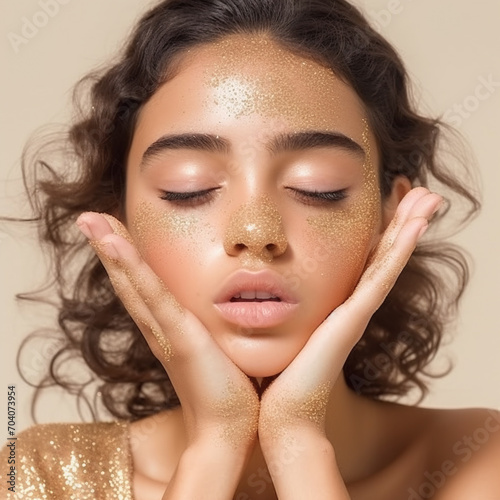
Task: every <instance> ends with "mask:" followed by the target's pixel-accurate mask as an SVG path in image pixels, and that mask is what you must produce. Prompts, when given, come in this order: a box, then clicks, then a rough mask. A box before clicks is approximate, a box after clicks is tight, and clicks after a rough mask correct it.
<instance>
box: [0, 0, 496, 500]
mask: <svg viewBox="0 0 500 500" xmlns="http://www.w3.org/2000/svg"><path fill="white" fill-rule="evenodd" d="M94 79H95V80H94V83H93V86H92V92H91V102H90V104H89V109H88V110H87V111H86V112H85V113H86V114H85V115H84V116H83V117H82V118H81V119H80V120H79V121H78V122H77V123H75V124H74V125H73V127H72V128H71V131H70V134H69V137H68V141H69V144H70V145H71V147H72V161H73V163H72V165H73V167H72V169H73V170H68V169H67V170H66V173H65V174H60V175H58V174H55V173H54V171H52V170H51V171H50V177H48V178H45V179H43V178H42V179H40V180H39V183H38V185H37V190H38V196H41V197H42V198H41V203H40V204H39V205H38V206H39V207H40V211H39V213H38V216H39V217H40V221H41V223H42V227H43V237H44V239H45V241H48V242H50V243H51V244H52V245H53V248H54V250H55V262H56V266H57V267H56V271H57V277H58V283H59V288H58V290H59V293H60V298H61V311H60V316H59V322H60V325H61V328H62V330H63V332H64V334H65V335H66V338H67V343H66V345H65V347H64V349H63V350H62V351H61V352H60V353H58V355H57V356H56V362H57V359H58V358H59V357H60V356H63V355H64V354H65V353H67V352H75V351H76V352H78V353H79V354H80V355H81V356H82V357H83V359H84V360H85V361H86V363H87V364H88V366H89V367H90V368H91V369H92V370H93V371H94V373H95V374H96V375H97V376H99V377H100V379H101V380H102V381H103V382H102V386H101V388H100V391H101V394H102V398H103V402H104V404H105V406H106V407H107V408H108V409H109V411H110V412H111V413H112V414H113V415H114V416H115V417H117V418H118V419H119V421H118V422H116V423H98V424H79V425H68V424H50V425H44V426H36V427H34V428H32V429H29V430H28V431H26V432H24V433H23V434H21V435H20V436H19V438H18V440H17V445H16V446H17V448H16V449H17V467H18V468H17V477H16V481H15V482H16V485H15V491H13V490H12V489H11V490H6V495H7V498H16V495H17V498H75V499H76V498H78V499H81V498H110V499H111V498H123V499H131V498H135V499H136V500H140V499H155V498H157V499H193V498H203V499H212V498H213V499H217V500H222V499H232V498H235V499H237V500H245V499H254V498H259V499H264V500H267V499H274V498H280V499H285V500H292V499H304V498H314V499H322V498H325V499H347V498H351V499H356V500H363V499H370V500H376V499H381V500H382V499H384V500H386V499H407V498H409V499H418V498H435V499H441V500H447V499H453V500H460V499H470V498H477V499H484V500H490V499H494V498H496V497H497V496H498V494H499V492H500V482H499V479H498V472H497V471H498V470H499V466H500V432H498V431H500V415H499V414H498V413H496V412H493V411H489V410H463V411H442V410H428V409H421V408H417V407H407V406H402V405H398V404H395V403H389V402H384V401H383V400H382V398H383V397H384V396H401V395H404V394H406V393H407V392H408V391H409V389H410V388H411V387H413V386H417V387H419V388H420V389H421V390H425V385H424V383H423V381H422V378H421V376H422V375H423V373H424V369H425V366H426V365H427V363H428V362H429V360H430V359H431V358H432V356H433V354H434V353H435V352H436V349H437V347H438V346H439V342H440V339H441V335H442V331H443V327H444V324H445V323H446V321H447V320H448V319H449V310H450V308H453V306H455V305H456V303H457V301H458V299H459V297H460V295H461V293H462V291H463V287H464V282H465V280H466V266H465V263H464V261H463V259H462V257H461V256H460V254H458V253H457V252H456V251H455V250H453V249H452V248H451V247H448V246H446V245H445V244H444V243H443V242H442V241H440V242H439V245H435V244H434V245H433V244H432V243H431V239H430V238H429V233H428V234H427V235H426V237H424V239H423V242H422V241H421V238H422V237H423V235H424V233H425V232H426V230H427V228H428V224H429V221H431V219H433V218H434V219H444V216H445V215H446V213H447V210H446V207H444V206H443V204H442V201H443V198H442V197H441V196H440V195H438V194H434V193H431V192H430V191H429V190H428V189H427V186H429V184H430V183H431V182H432V183H433V185H434V184H435V183H436V182H438V183H440V185H441V186H442V188H443V192H444V190H445V189H448V190H451V191H452V192H453V193H454V194H456V195H459V196H460V197H462V198H463V199H464V200H465V201H466V202H469V203H470V204H472V207H473V209H475V208H476V205H477V204H476V201H475V199H474V197H473V196H472V195H471V194H470V193H469V192H468V191H467V189H466V188H465V186H463V185H462V183H461V182H460V180H459V179H458V178H457V177H456V176H455V175H453V173H452V172H453V169H452V168H451V166H444V165H441V164H440V163H439V161H438V159H437V146H438V143H439V140H440V134H441V124H440V123H439V121H437V120H431V119H427V118H424V117H421V116H419V115H418V114H417V113H416V112H415V110H414V109H413V108H412V106H411V104H410V101H409V98H408V90H407V79H406V73H405V71H404V68H403V66H402V63H401V61H400V60H399V58H398V56H397V55H396V54H395V52H394V50H393V49H392V48H391V47H390V45H389V44H388V43H387V42H386V41H385V40H383V39H382V38H381V37H380V36H379V35H378V34H376V33H375V32H374V31H373V30H372V29H371V28H370V27H369V26H368V24H367V23H366V21H365V20H364V19H363V18H362V16H361V15H360V14H359V12H358V11H357V10H356V9H354V8H353V7H352V6H351V5H350V4H348V3H347V2H345V1H343V0H314V1H304V0H278V1H276V0H273V1H271V0H223V1H216V0H213V1H212V0H211V1H207V0H203V1H202V0H170V1H164V2H162V3H160V4H158V6H157V7H155V8H153V9H152V10H151V11H150V12H149V13H147V14H146V15H145V16H144V18H143V19H142V20H141V21H140V22H139V24H138V26H137V28H136V31H135V32H134V34H133V36H132V38H131V40H130V42H129V44H128V46H127V48H126V50H125V52H124V54H123V56H122V57H121V59H120V60H119V61H117V62H116V63H115V64H114V65H113V66H112V67H110V68H108V69H107V70H106V71H105V72H103V73H102V74H100V75H98V76H94ZM422 145H425V147H423V146H422ZM74 169H76V171H74ZM473 209H472V210H473ZM77 217H78V219H77ZM75 219H77V226H78V228H79V229H80V231H81V233H77V232H76V231H74V230H73V228H74V222H75ZM82 234H83V236H82ZM430 234H432V231H431V232H430ZM87 241H88V242H90V247H89V245H87V243H86V242H87ZM417 243H418V245H417ZM94 252H95V253H94ZM80 254H81V255H86V256H87V258H86V260H83V261H77V260H76V256H77V255H80ZM82 258H83V257H82ZM75 261H76V262H79V265H80V268H79V272H78V276H77V278H76V279H75V280H74V282H72V281H71V278H70V276H71V274H70V272H71V273H74V269H75ZM70 263H71V266H72V267H69V264H70ZM450 273H451V275H452V276H454V277H455V278H456V286H454V287H453V286H452V287H447V286H446V283H445V279H444V278H443V276H446V279H447V280H449V279H450ZM68 280H70V281H68ZM68 285H69V286H68ZM68 289H71V291H70V292H68ZM450 289H451V290H452V291H453V293H451V292H450ZM54 366H57V363H56V364H55V365H53V366H52V368H51V377H52V379H53V380H54V381H55V382H56V383H58V384H60V385H62V386H65V385H67V383H66V382H65V380H64V377H63V375H62V374H60V373H58V372H57V370H56V369H55V368H54ZM4 453H5V461H7V459H8V456H9V448H6V450H5V451H4ZM2 474H3V472H2ZM1 484H2V486H1V487H2V488H5V487H6V485H7V488H8V487H9V483H8V482H7V481H6V479H5V478H4V477H3V478H2V483H1Z"/></svg>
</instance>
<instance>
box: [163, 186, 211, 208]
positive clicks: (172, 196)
mask: <svg viewBox="0 0 500 500" xmlns="http://www.w3.org/2000/svg"><path fill="white" fill-rule="evenodd" d="M218 189H220V188H210V189H203V190H202V191H187V192H184V191H162V193H163V194H162V195H161V196H160V198H161V199H162V200H165V201H169V202H170V203H173V204H175V205H182V206H195V205H201V204H202V203H207V202H211V201H212V200H213V197H214V194H215V191H217V190H218Z"/></svg>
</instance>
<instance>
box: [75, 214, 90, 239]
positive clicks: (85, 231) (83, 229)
mask: <svg viewBox="0 0 500 500" xmlns="http://www.w3.org/2000/svg"><path fill="white" fill-rule="evenodd" d="M76 225H77V226H78V229H79V230H80V231H81V232H82V233H83V235H84V236H85V237H86V238H88V239H89V240H93V239H94V235H93V234H92V231H91V230H90V227H89V225H88V224H87V223H86V222H85V221H83V220H80V219H78V220H77V221H76Z"/></svg>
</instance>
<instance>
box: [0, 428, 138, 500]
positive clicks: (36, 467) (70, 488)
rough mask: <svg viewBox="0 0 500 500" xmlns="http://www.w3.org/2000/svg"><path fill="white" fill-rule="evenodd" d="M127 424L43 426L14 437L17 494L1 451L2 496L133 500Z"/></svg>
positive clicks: (56, 499) (74, 499)
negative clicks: (12, 486)
mask: <svg viewBox="0 0 500 500" xmlns="http://www.w3.org/2000/svg"><path fill="white" fill-rule="evenodd" d="M129 443H130V440H129V432H128V424H127V423H124V422H110V423H95V424H42V425H37V426H34V427H32V428H30V429H28V430H26V431H24V432H22V433H20V434H19V435H18V438H17V441H16V485H15V492H12V491H8V490H7V487H8V486H9V485H8V484H7V478H6V470H7V468H8V465H7V457H8V456H9V450H8V449H7V448H5V447H4V448H3V449H2V451H1V453H0V481H1V482H0V498H2V499H7V500H11V499H12V500H14V499H15V500H18V499H19V500H20V499H23V500H24V499H37V500H42V499H43V500H44V499H49V500H87V499H88V500H91V499H92V500H108V499H109V500H111V499H113V500H133V496H132V487H131V482H132V456H131V453H130V444H129Z"/></svg>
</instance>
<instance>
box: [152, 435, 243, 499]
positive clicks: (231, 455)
mask: <svg viewBox="0 0 500 500" xmlns="http://www.w3.org/2000/svg"><path fill="white" fill-rule="evenodd" d="M251 451H252V449H251V448H250V447H248V446H241V447H235V446H232V445H228V443H227V442H225V441H224V440H214V439H213V438H211V439H208V438H204V439H201V438H200V439H197V440H196V441H195V442H193V443H191V444H190V445H189V446H188V447H187V448H186V450H185V451H184V453H183V454H182V455H181V458H180V460H179V463H178V465H177V468H176V470H175V473H174V475H173V477H172V480H171V481H170V484H169V486H168V488H167V490H166V492H165V494H164V496H163V499H162V500H184V499H192V498H204V499H206V500H211V499H213V500H224V499H228V500H230V499H232V498H233V495H234V491H235V490H236V487H237V485H238V483H239V480H240V477H241V474H242V472H243V469H244V467H245V464H246V462H247V460H248V458H249V456H250V454H251Z"/></svg>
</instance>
